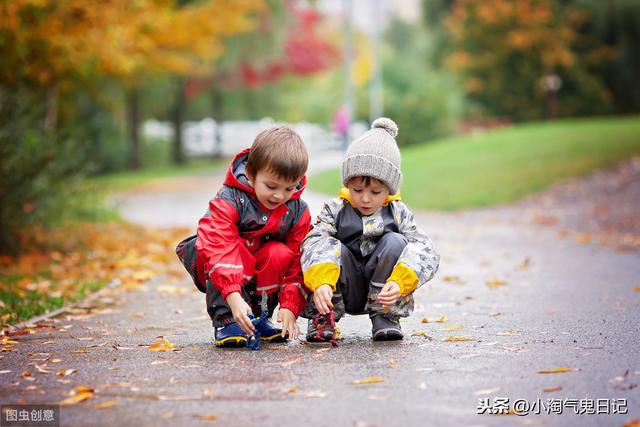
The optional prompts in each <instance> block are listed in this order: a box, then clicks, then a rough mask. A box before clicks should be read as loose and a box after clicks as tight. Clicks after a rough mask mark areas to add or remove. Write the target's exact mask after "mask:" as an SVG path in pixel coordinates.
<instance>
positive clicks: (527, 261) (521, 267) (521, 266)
mask: <svg viewBox="0 0 640 427" xmlns="http://www.w3.org/2000/svg"><path fill="white" fill-rule="evenodd" d="M530 264H531V257H526V258H525V259H524V260H523V261H522V263H521V264H519V265H518V270H524V269H526V268H529V265H530Z"/></svg>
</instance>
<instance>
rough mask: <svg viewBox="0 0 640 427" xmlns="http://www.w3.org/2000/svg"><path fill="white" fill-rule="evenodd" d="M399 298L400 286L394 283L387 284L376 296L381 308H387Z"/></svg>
mask: <svg viewBox="0 0 640 427" xmlns="http://www.w3.org/2000/svg"><path fill="white" fill-rule="evenodd" d="M399 298H400V286H399V285H398V284H397V283H396V282H387V284H386V285H384V286H383V287H382V290H381V291H380V293H379V294H378V301H380V304H382V306H383V307H389V306H392V305H393V304H395V303H396V301H398V299H399Z"/></svg>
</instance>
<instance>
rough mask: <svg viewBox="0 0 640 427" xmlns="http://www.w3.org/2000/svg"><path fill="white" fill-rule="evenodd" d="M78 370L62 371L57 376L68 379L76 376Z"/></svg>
mask: <svg viewBox="0 0 640 427" xmlns="http://www.w3.org/2000/svg"><path fill="white" fill-rule="evenodd" d="M76 372H78V370H77V369H60V370H59V371H58V373H57V374H56V375H58V376H59V377H66V376H67V375H71V374H75V373H76Z"/></svg>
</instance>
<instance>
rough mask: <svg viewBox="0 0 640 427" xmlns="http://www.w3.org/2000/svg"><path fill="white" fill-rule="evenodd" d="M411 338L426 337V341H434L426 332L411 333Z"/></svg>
mask: <svg viewBox="0 0 640 427" xmlns="http://www.w3.org/2000/svg"><path fill="white" fill-rule="evenodd" d="M411 336H414V337H424V338H426V339H428V340H429V341H433V338H432V337H430V336H429V335H427V333H426V332H425V331H415V332H412V333H411Z"/></svg>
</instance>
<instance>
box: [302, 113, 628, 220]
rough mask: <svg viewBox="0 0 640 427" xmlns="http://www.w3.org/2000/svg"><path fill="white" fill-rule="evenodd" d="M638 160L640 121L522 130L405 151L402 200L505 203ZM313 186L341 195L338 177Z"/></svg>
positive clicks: (431, 205)
mask: <svg viewBox="0 0 640 427" xmlns="http://www.w3.org/2000/svg"><path fill="white" fill-rule="evenodd" d="M636 155H640V117H625V118H597V119H580V120H559V121H555V122H540V123H531V124H523V125H518V126H514V127H511V128H507V129H502V130H497V131H492V132H486V133H481V134H476V135H465V136H460V137H455V138H450V139H446V140H439V141H434V142H431V143H428V144H421V145H418V146H412V147H408V148H405V149H403V150H402V170H403V173H404V182H403V184H402V188H401V192H402V198H403V200H404V201H405V202H406V203H407V204H408V205H410V206H412V207H414V208H424V209H442V210H456V209H463V208H470V207H479V206H489V205H494V204H500V203H508V202H512V201H515V200H517V199H519V198H521V197H523V196H525V195H527V194H531V193H535V192H539V191H541V190H544V189H545V188H547V187H548V186H549V185H551V184H553V183H555V182H558V181H561V180H563V179H566V178H570V177H575V176H582V175H585V174H588V173H590V172H592V171H595V170H597V169H602V168H606V167H609V166H612V165H614V164H616V163H618V162H620V161H622V160H625V159H628V158H630V157H632V156H636ZM309 184H310V188H311V189H313V190H316V191H321V192H324V193H327V194H331V195H333V194H337V191H338V189H339V187H340V185H341V184H340V171H339V169H335V170H331V171H326V172H323V173H321V174H318V175H315V176H313V177H311V179H310V180H309Z"/></svg>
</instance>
